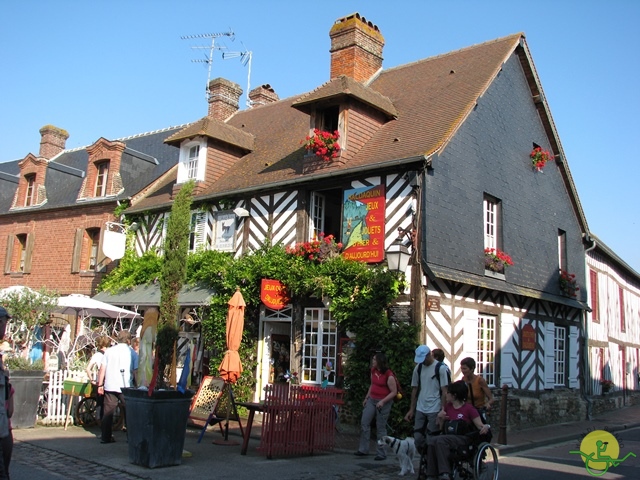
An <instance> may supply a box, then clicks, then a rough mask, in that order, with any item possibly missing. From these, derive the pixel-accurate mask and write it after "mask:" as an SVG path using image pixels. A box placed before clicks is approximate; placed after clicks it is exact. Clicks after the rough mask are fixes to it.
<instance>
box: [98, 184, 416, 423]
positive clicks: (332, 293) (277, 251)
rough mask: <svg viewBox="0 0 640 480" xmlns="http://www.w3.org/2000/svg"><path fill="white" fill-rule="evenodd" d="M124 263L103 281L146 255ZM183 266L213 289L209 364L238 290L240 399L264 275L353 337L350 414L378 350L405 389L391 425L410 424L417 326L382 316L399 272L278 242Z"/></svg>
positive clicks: (252, 353)
mask: <svg viewBox="0 0 640 480" xmlns="http://www.w3.org/2000/svg"><path fill="white" fill-rule="evenodd" d="M183 188H184V187H183ZM187 231H188V228H187ZM159 260H160V261H162V258H160V259H159ZM129 261H130V262H131V263H130V264H127V266H126V268H127V269H128V270H129V271H130V272H131V273H129V274H127V275H121V276H120V277H119V280H117V279H115V271H114V273H112V274H110V276H109V277H108V278H107V279H106V280H105V281H104V282H105V284H107V283H108V284H109V285H113V286H117V284H118V281H129V280H130V279H131V278H138V277H137V276H135V275H134V273H133V272H134V271H135V270H136V263H137V262H139V264H140V268H141V269H142V268H144V266H145V265H146V264H147V263H148V262H149V260H148V259H138V260H136V259H135V258H131V259H128V260H127V262H129ZM165 265H166V263H165ZM184 265H186V269H187V280H186V283H189V284H194V283H200V284H204V285H206V286H207V287H209V288H211V289H212V290H214V291H215V292H216V294H215V295H214V296H213V297H212V299H211V303H210V305H209V306H208V308H206V309H202V312H201V315H200V316H201V320H202V334H203V338H204V341H205V345H206V348H207V349H208V350H212V351H213V357H212V358H210V365H211V366H212V367H216V366H218V365H219V364H220V362H221V361H222V357H223V356H224V352H225V350H226V318H227V312H228V301H229V299H230V298H231V296H232V295H233V293H234V292H235V290H236V288H237V287H240V289H241V292H242V295H243V298H244V300H245V302H246V304H247V306H246V311H245V328H244V332H243V339H242V344H241V347H240V352H239V353H240V358H241V361H242V365H243V369H244V372H243V374H242V377H241V378H240V380H239V381H238V383H237V384H236V385H235V386H234V393H235V395H236V398H237V400H239V401H242V400H249V399H250V398H251V393H252V391H253V389H254V387H255V378H254V374H255V369H256V366H257V361H258V359H257V341H258V320H259V309H260V305H261V300H260V284H261V280H262V279H263V278H272V279H277V280H280V281H281V282H282V283H283V284H284V285H286V286H287V287H288V289H289V293H290V295H291V297H292V299H293V300H294V301H296V300H300V299H306V298H308V297H310V296H315V297H318V298H320V297H322V296H324V295H328V296H329V297H331V299H332V303H331V307H330V308H331V314H332V316H333V318H335V319H336V321H337V323H338V325H339V328H340V331H341V332H342V334H343V335H344V333H345V332H346V331H350V332H353V333H354V334H355V346H356V347H355V349H354V351H353V353H352V354H351V355H350V357H349V362H348V364H347V365H346V369H345V373H346V376H345V387H346V389H347V400H348V401H351V404H352V409H353V410H354V414H356V415H357V414H358V413H359V411H358V410H359V409H361V408H362V407H361V405H362V399H363V398H364V395H365V393H366V391H367V389H368V388H369V383H370V375H369V369H370V360H371V356H372V354H373V353H374V352H375V351H376V350H382V351H383V352H384V353H385V354H386V355H387V357H388V358H389V365H390V367H391V368H392V370H393V371H394V372H395V373H396V375H397V376H398V378H399V380H400V383H401V384H402V386H403V389H404V393H405V397H404V398H403V399H402V400H401V401H400V402H396V404H395V406H394V408H393V411H392V415H391V418H390V422H389V423H390V425H391V426H392V427H393V428H394V429H403V428H404V429H410V428H411V426H410V425H409V424H408V423H407V422H403V421H402V417H403V415H404V414H405V413H406V411H407V410H408V408H409V404H408V402H409V400H410V395H411V387H410V385H411V372H412V370H413V366H414V364H413V351H414V349H415V347H416V338H417V332H418V327H417V326H416V325H414V324H407V323H391V322H389V319H388V317H387V308H388V307H389V305H390V304H391V303H392V302H393V300H394V299H395V298H396V297H397V296H398V295H399V294H400V293H401V291H402V290H403V288H404V281H403V280H402V279H401V278H400V277H399V276H398V274H397V273H394V272H389V271H388V270H387V269H386V268H384V267H381V266H371V265H367V264H364V263H361V262H354V261H349V260H345V259H344V258H342V257H341V256H330V257H328V258H326V259H324V261H322V262H317V261H310V260H308V259H306V258H304V257H303V256H300V255H295V254H291V253H287V251H286V249H285V248H284V247H283V246H282V245H264V246H262V247H261V248H259V249H258V250H255V251H253V252H251V253H248V254H245V255H243V256H241V257H239V258H234V257H233V255H231V254H229V253H223V252H217V251H213V250H207V251H199V252H197V253H193V254H190V255H189V256H188V257H187V260H186V261H185V262H184ZM116 271H117V270H116ZM145 275H146V278H144V280H142V279H140V280H141V281H140V282H139V283H146V282H148V281H150V280H153V278H155V277H156V276H157V274H156V273H154V272H153V269H150V270H148V271H147V272H146V273H145V274H143V275H141V276H142V277H144V276H145ZM112 276H113V277H112ZM112 279H113V281H112Z"/></svg>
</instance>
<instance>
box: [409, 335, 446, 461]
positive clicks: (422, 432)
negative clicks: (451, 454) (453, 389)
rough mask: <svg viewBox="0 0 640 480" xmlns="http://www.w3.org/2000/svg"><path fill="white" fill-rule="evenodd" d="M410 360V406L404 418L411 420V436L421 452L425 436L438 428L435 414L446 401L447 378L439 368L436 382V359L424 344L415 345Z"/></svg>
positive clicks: (444, 371) (443, 370) (443, 369)
mask: <svg viewBox="0 0 640 480" xmlns="http://www.w3.org/2000/svg"><path fill="white" fill-rule="evenodd" d="M414 362H415V363H417V365H416V367H415V368H414V369H413V376H412V377H411V387H412V389H411V407H410V408H409V411H408V412H407V414H406V415H405V417H404V419H405V420H407V421H408V422H410V421H412V420H413V422H414V423H413V428H414V431H413V438H414V439H415V444H416V448H417V449H418V451H420V452H421V451H422V449H423V447H424V445H425V441H426V435H428V433H429V432H435V431H437V430H438V423H437V417H438V413H439V412H440V411H441V410H443V407H444V405H445V402H446V400H445V395H446V393H447V385H448V379H447V373H446V369H445V368H441V369H440V372H439V376H440V381H438V379H437V378H436V363H437V362H436V361H435V359H434V358H433V354H432V353H431V349H430V348H429V347H427V346H426V345H420V346H419V347H418V348H416V351H415V358H414Z"/></svg>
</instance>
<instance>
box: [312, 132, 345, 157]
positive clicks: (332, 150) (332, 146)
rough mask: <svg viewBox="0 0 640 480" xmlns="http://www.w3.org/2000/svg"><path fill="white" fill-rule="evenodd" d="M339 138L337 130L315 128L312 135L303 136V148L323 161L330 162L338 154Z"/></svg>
mask: <svg viewBox="0 0 640 480" xmlns="http://www.w3.org/2000/svg"><path fill="white" fill-rule="evenodd" d="M339 138H340V134H339V133H338V131H337V130H336V131H335V132H333V133H330V132H326V131H323V130H319V129H317V128H315V129H314V130H313V135H308V136H307V137H306V138H305V143H304V148H305V149H306V150H307V151H310V152H313V153H314V154H315V155H316V156H317V157H320V158H321V159H322V160H324V161H325V162H330V161H331V160H333V159H335V158H338V156H339V155H340V145H339V144H338V139H339Z"/></svg>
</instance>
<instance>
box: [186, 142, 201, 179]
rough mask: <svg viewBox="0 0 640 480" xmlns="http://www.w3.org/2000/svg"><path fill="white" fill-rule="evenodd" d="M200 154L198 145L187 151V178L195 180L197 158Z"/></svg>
mask: <svg viewBox="0 0 640 480" xmlns="http://www.w3.org/2000/svg"><path fill="white" fill-rule="evenodd" d="M199 154H200V145H196V146H194V147H191V148H190V149H189V159H188V160H187V178H188V179H192V178H194V179H195V178H197V176H198V156H199Z"/></svg>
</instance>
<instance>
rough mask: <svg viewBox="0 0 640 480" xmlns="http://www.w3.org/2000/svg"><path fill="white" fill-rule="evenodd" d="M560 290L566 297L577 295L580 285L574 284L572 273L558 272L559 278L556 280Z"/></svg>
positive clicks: (574, 277) (574, 278)
mask: <svg viewBox="0 0 640 480" xmlns="http://www.w3.org/2000/svg"><path fill="white" fill-rule="evenodd" d="M558 283H559V286H560V291H561V292H562V293H563V294H564V295H566V296H567V297H572V298H575V297H577V296H578V293H577V292H578V290H580V287H578V286H577V285H576V276H575V275H574V274H573V273H569V272H565V271H564V270H562V271H561V272H560V278H559V280H558Z"/></svg>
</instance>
